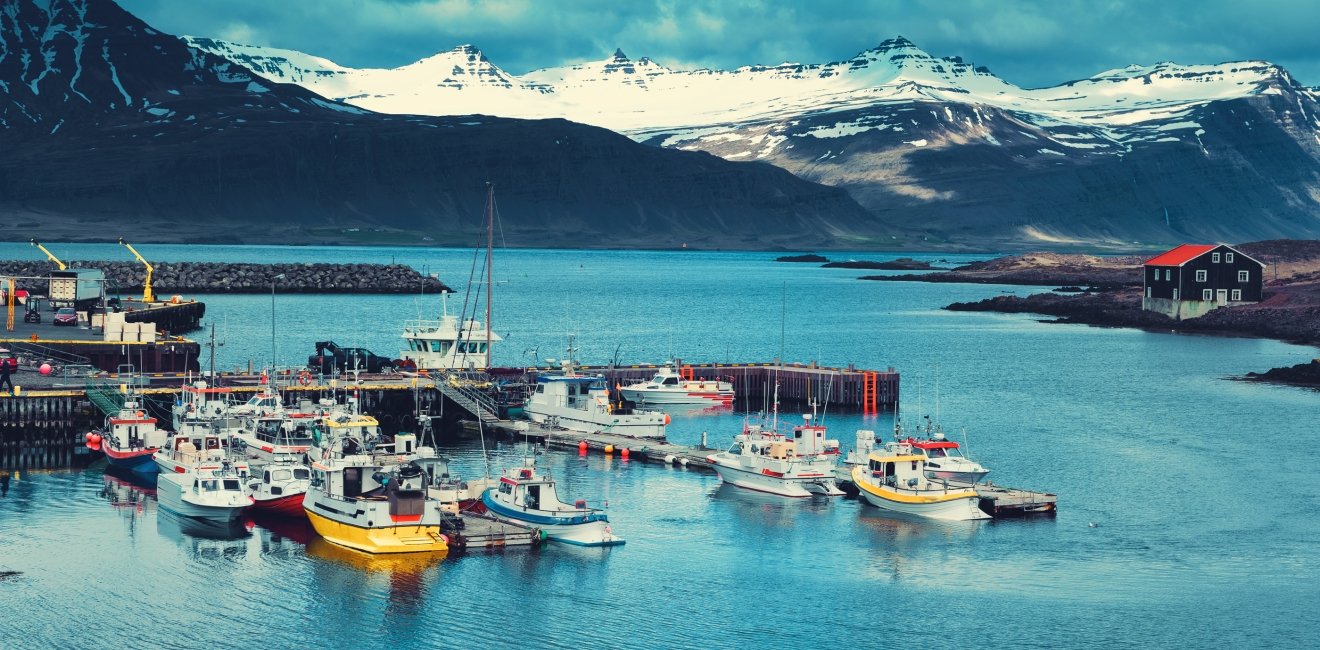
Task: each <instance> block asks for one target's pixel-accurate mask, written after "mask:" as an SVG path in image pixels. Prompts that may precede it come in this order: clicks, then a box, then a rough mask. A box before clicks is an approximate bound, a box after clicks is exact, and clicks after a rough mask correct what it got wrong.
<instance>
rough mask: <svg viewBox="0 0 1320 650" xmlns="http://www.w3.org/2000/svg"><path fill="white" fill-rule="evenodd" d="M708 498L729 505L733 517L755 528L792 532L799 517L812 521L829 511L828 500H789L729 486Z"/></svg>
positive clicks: (722, 486) (715, 491)
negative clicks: (808, 518) (812, 517)
mask: <svg viewBox="0 0 1320 650" xmlns="http://www.w3.org/2000/svg"><path fill="white" fill-rule="evenodd" d="M710 498H711V499H712V500H715V501H724V502H728V503H730V504H732V508H731V510H732V511H733V513H734V515H736V516H737V517H739V518H741V519H745V520H747V521H750V522H752V523H754V524H756V525H758V526H767V527H772V528H784V529H788V528H793V527H795V526H797V525H798V521H797V520H798V519H799V518H800V517H811V516H814V514H815V513H820V512H824V511H826V510H828V509H829V508H830V499H828V498H825V497H821V498H812V499H802V500H797V499H793V500H789V499H785V498H783V497H781V496H778V495H774V494H770V493H767V492H756V491H754V490H744V489H742V488H740V487H738V486H736V485H733V484H730V483H720V484H719V487H717V488H715V490H714V491H713V492H711V495H710Z"/></svg>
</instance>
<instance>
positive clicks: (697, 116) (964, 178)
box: [191, 37, 1320, 246]
mask: <svg viewBox="0 0 1320 650" xmlns="http://www.w3.org/2000/svg"><path fill="white" fill-rule="evenodd" d="M191 42H192V43H193V44H194V45H195V46H197V47H202V48H204V49H206V50H207V51H210V52H214V53H217V54H221V55H225V56H231V55H233V54H234V53H237V52H242V56H243V57H249V58H251V57H260V58H262V60H263V62H264V63H265V64H268V65H269V66H270V67H271V68H272V69H273V71H272V72H270V73H269V74H271V75H272V76H271V77H270V78H272V79H279V80H289V81H294V82H296V83H302V84H304V85H305V86H306V87H307V88H309V89H312V90H315V91H317V92H319V93H322V94H325V95H326V96H328V97H332V98H335V99H340V100H342V101H346V102H348V103H352V104H354V105H358V106H361V107H364V108H370V109H372V110H379V111H386V112H394V113H410V114H431V115H449V114H453V115H457V114H474V113H481V114H488V115H502V116H512V117H538V118H540V117H549V116H557V117H564V118H567V119H571V120H574V121H578V122H583V123H587V124H594V125H597V126H603V127H606V128H609V129H612V130H616V131H619V132H621V133H625V134H627V135H629V136H630V137H632V138H634V139H636V140H638V141H641V142H646V143H649V144H653V145H657V146H661V147H666V148H681V149H690V150H700V151H706V152H710V153H714V154H716V155H719V156H721V157H723V158H726V159H729V160H738V161H751V160H755V161H763V162H769V163H772V164H775V165H777V166H780V167H783V168H784V169H787V170H789V171H791V172H793V173H794V174H796V175H798V176H800V177H802V178H806V179H809V180H813V181H817V182H821V183H824V184H827V185H834V186H838V187H843V188H846V189H847V190H848V191H849V192H850V193H851V194H852V195H853V196H854V198H856V199H857V200H858V201H859V202H860V203H861V204H862V205H864V206H866V207H867V208H868V209H870V210H871V211H872V212H873V213H875V214H878V215H882V216H885V217H886V218H888V219H891V220H893V221H895V222H898V223H907V224H913V225H916V224H919V225H920V227H921V228H923V229H924V230H925V231H926V237H927V238H928V239H927V241H932V242H933V241H938V240H956V241H965V242H970V241H980V242H981V243H982V245H984V244H985V243H986V242H987V241H989V242H991V243H992V245H1006V246H1011V245H1014V244H1016V243H1026V244H1031V243H1078V244H1083V245H1103V244H1114V245H1131V244H1132V243H1133V241H1134V240H1136V241H1140V242H1143V243H1164V242H1171V241H1182V240H1186V239H1200V240H1207V241H1209V240H1229V241H1233V240H1246V239H1262V238H1270V237H1278V236H1289V237H1315V236H1320V222H1318V221H1317V216H1318V215H1320V105H1317V94H1316V92H1315V91H1314V90H1313V89H1309V88H1305V87H1302V86H1300V85H1299V84H1297V83H1296V81H1294V80H1293V79H1292V78H1291V77H1290V76H1289V75H1288V73H1287V71H1285V70H1283V69H1282V68H1280V67H1278V66H1275V65H1273V64H1270V63H1268V62H1265V61H1239V62H1228V63H1221V64H1214V65H1178V64H1175V63H1159V64H1155V65H1150V66H1136V65H1133V66H1128V67H1126V68H1121V69H1116V70H1108V71H1105V72H1102V73H1099V74H1097V75H1094V76H1092V77H1089V78H1086V79H1079V80H1075V81H1070V82H1067V83H1064V84H1060V85H1058V86H1053V87H1048V88H1036V89H1026V88H1020V87H1018V86H1016V85H1014V84H1012V83H1009V82H1007V81H1005V80H1003V79H1000V78H999V77H997V76H995V75H994V74H993V73H991V72H990V71H989V70H988V69H986V68H984V67H976V66H973V65H972V64H970V63H968V62H965V61H963V60H961V59H959V58H956V57H955V58H942V57H935V56H931V55H930V54H928V53H926V52H924V51H922V50H921V49H920V48H918V47H917V46H916V45H914V44H913V43H912V42H910V41H908V40H907V39H904V38H901V37H900V38H896V39H892V40H888V41H885V42H883V43H881V44H880V45H879V46H878V47H876V48H874V49H871V50H868V51H865V52H862V53H859V54H857V55H856V56H854V57H852V58H849V59H847V60H843V61H836V62H831V63H822V64H801V63H781V64H778V65H773V66H760V65H755V66H745V67H741V68H738V69H736V70H728V71H724V70H704V69H703V70H690V71H684V70H673V69H670V68H666V67H665V66H663V65H661V64H659V63H657V62H655V61H652V60H650V59H647V58H642V59H638V60H632V59H629V58H628V57H627V56H625V55H624V54H623V52H622V51H616V52H615V53H614V54H613V55H612V56H610V57H608V58H606V59H604V60H601V61H594V62H588V63H583V64H579V65H572V66H565V67H557V68H546V69H541V70H535V71H532V72H529V73H526V74H523V75H521V76H515V75H511V74H509V73H507V72H505V71H503V70H500V69H499V68H498V67H496V66H494V65H493V64H491V63H490V62H489V61H487V60H486V58H485V57H484V56H482V55H481V54H480V53H479V51H477V50H476V49H475V48H472V47H470V46H464V47H462V48H459V50H461V52H463V53H465V55H466V60H465V61H464V62H463V63H465V64H466V66H467V67H464V65H458V64H455V65H453V66H425V65H424V64H425V63H426V62H428V61H431V59H427V60H424V61H420V62H418V63H415V64H412V65H410V66H405V67H403V68H397V69H393V70H351V69H345V68H343V67H341V66H337V65H335V64H331V63H329V62H324V64H323V65H322V68H318V72H317V73H316V74H315V75H311V76H308V75H306V74H304V75H302V77H301V78H302V79H303V80H302V81H299V80H297V79H295V78H294V77H293V76H292V75H293V72H292V71H293V70H294V68H296V67H297V65H296V62H298V61H300V60H302V59H303V58H306V55H302V54H299V53H294V52H289V51H272V50H268V49H265V48H240V47H238V46H232V45H226V44H220V43H218V42H214V41H202V40H200V39H193V40H192V41H191ZM226 52H229V53H228V54H227V53H226ZM449 54H451V55H452V53H449ZM443 56H446V54H441V55H437V57H434V58H438V57H443ZM235 60H236V61H239V62H245V61H246V59H244V58H236V59H235ZM282 61H287V62H288V63H284V62H282ZM322 61H323V60H322ZM478 63H479V64H480V65H481V66H482V67H481V68H480V70H482V71H488V72H486V74H485V75H484V76H483V75H475V76H474V75H472V74H470V73H469V70H470V69H471V66H472V65H476V64H478ZM419 66H421V67H423V68H425V69H426V70H428V73H427V74H425V75H418V74H417V72H416V69H417V68H418V67H419ZM487 66H488V67H487ZM257 67H261V66H257ZM330 71H337V72H334V74H331V72H330ZM460 71H461V74H460ZM262 74H267V73H265V72H263V73H262ZM474 77H475V78H476V79H489V80H492V81H493V82H494V83H474ZM459 80H466V81H465V82H461V81H459ZM987 238H988V239H987Z"/></svg>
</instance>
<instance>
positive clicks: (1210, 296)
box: [1201, 289, 1215, 300]
mask: <svg viewBox="0 0 1320 650" xmlns="http://www.w3.org/2000/svg"><path fill="white" fill-rule="evenodd" d="M1214 299H1215V292H1214V291H1211V290H1210V289H1202V290H1201V300H1214Z"/></svg>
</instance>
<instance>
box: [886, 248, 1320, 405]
mask: <svg viewBox="0 0 1320 650" xmlns="http://www.w3.org/2000/svg"><path fill="white" fill-rule="evenodd" d="M1235 248H1237V249H1238V250H1240V251H1242V252H1243V253H1245V254H1247V255H1250V256H1251V257H1253V258H1255V259H1257V260H1260V261H1261V262H1263V263H1265V264H1266V277H1267V280H1266V282H1265V286H1264V291H1265V295H1264V299H1263V300H1262V301H1261V302H1259V303H1255V304H1248V305H1236V306H1233V307H1226V308H1220V309H1215V310H1213V311H1211V312H1209V313H1207V314H1205V315H1203V316H1200V317H1198V318H1189V319H1184V320H1174V319H1172V318H1169V317H1168V316H1165V315H1163V314H1160V313H1155V312H1150V311H1144V310H1142V308H1141V302H1142V293H1141V291H1142V289H1141V288H1142V277H1143V276H1142V264H1143V262H1144V261H1145V260H1146V259H1147V257H1148V256H1123V257H1097V256H1092V255H1066V254H1059V253H1028V254H1024V255H1012V256H1008V257H1002V258H998V259H994V260H990V261H988V262H978V263H975V264H968V265H966V266H962V267H959V268H956V269H953V270H951V271H944V272H939V273H925V274H920V275H897V276H893V275H891V276H867V277H866V278H864V279H868V280H881V281H915V282H976V283H985V284H1014V285H1033V286H1049V287H1057V286H1069V287H1070V288H1073V289H1081V288H1086V289H1087V290H1086V291H1083V292H1082V293H1075V294H1068V295H1064V294H1061V293H1060V292H1057V291H1050V292H1045V293H1038V294H1033V295H1030V296H1026V297H1019V296H995V297H993V298H987V299H985V300H979V301H975V302H966V303H954V304H951V305H948V306H947V307H945V309H949V310H952V311H991V312H1001V313H1032V314H1046V315H1049V316H1054V317H1056V318H1057V321H1056V322H1063V323H1083V324H1088V325H1099V326H1107V327H1136V328H1142V329H1149V330H1158V331H1179V332H1198V333H1205V334H1219V335H1231V336H1256V337H1263V338H1271V339H1279V340H1283V341H1287V342H1290V343H1296V344H1300V345H1313V346H1320V241H1309V240H1308V241H1297V240H1275V241H1263V242H1254V243H1250V244H1243V245H1240V246H1236V247H1235ZM1312 365H1320V364H1301V366H1294V367H1293V368H1282V369H1279V368H1276V369H1274V370H1271V371H1269V372H1265V373H1260V374H1256V373H1251V374H1249V375H1248V376H1247V377H1246V378H1247V379H1251V380H1258V381H1280V382H1287V383H1297V384H1303V385H1313V384H1317V383H1320V382H1316V381H1315V380H1314V379H1308V378H1313V377H1314V376H1315V373H1317V371H1318V370H1320V369H1318V368H1312V367H1311V366H1312ZM1299 368H1300V369H1299Z"/></svg>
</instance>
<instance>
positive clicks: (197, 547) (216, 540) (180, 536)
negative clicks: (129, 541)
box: [156, 508, 252, 558]
mask: <svg viewBox="0 0 1320 650" xmlns="http://www.w3.org/2000/svg"><path fill="white" fill-rule="evenodd" d="M250 526H251V520H249V519H247V518H244V517H240V518H238V519H235V520H232V521H217V520H213V519H196V518H193V517H185V516H182V515H179V514H176V513H174V512H171V511H169V510H166V509H165V508H160V509H158V510H157V511H156V530H157V532H159V533H160V534H161V536H162V537H166V538H168V539H171V540H174V541H175V542H177V543H178V544H179V546H180V547H182V548H183V549H184V550H186V551H188V552H189V554H190V555H192V557H193V558H218V557H238V556H242V555H246V554H247V541H246V540H247V538H249V537H251V536H252V531H251V529H250Z"/></svg>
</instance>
